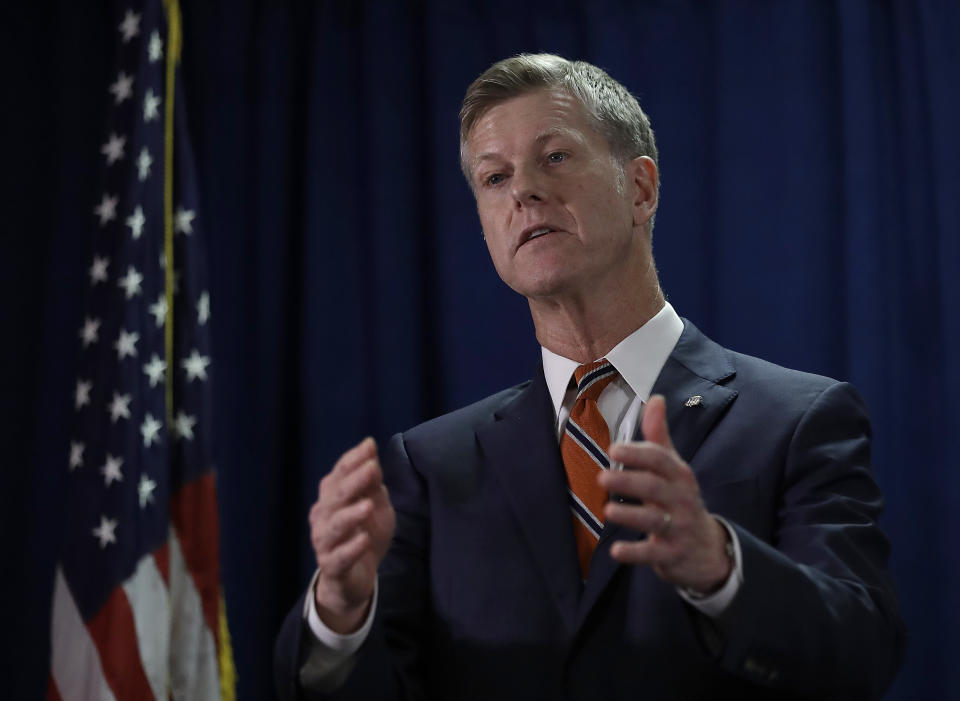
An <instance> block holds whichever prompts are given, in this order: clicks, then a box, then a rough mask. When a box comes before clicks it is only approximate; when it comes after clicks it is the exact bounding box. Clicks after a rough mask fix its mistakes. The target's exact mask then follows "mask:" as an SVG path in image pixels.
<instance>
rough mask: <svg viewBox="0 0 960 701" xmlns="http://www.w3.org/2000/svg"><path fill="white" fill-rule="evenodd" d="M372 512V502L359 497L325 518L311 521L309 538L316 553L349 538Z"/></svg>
mask: <svg viewBox="0 0 960 701" xmlns="http://www.w3.org/2000/svg"><path fill="white" fill-rule="evenodd" d="M372 512H373V502H372V501H371V500H370V499H361V500H360V501H358V502H355V503H353V504H350V505H349V506H345V507H343V508H342V509H338V510H337V511H335V512H334V513H333V514H331V515H330V517H329V518H327V519H319V518H318V519H317V520H316V521H314V522H312V523H311V526H312V527H311V529H310V539H311V542H312V543H313V549H314V551H316V553H317V554H318V555H321V554H323V553H326V552H329V551H330V550H333V549H334V548H335V547H337V545H339V544H340V543H341V542H343V541H345V540H347V539H348V538H350V537H351V536H352V535H353V534H354V533H355V532H356V531H357V529H359V528H360V526H361V525H362V524H363V522H364V521H365V520H366V519H367V517H368V516H370V514H371V513H372Z"/></svg>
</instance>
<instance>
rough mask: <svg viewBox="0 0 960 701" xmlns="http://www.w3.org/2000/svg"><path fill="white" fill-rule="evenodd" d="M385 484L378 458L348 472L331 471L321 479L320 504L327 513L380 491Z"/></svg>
mask: <svg viewBox="0 0 960 701" xmlns="http://www.w3.org/2000/svg"><path fill="white" fill-rule="evenodd" d="M382 484H383V473H382V472H381V471H380V463H378V462H377V460H376V458H373V459H371V460H367V461H366V462H364V463H363V464H362V465H360V466H359V467H357V468H356V469H354V470H353V471H351V472H348V473H346V474H344V473H342V472H331V473H330V474H329V475H327V476H326V477H324V478H323V479H322V480H320V499H319V502H320V505H321V509H322V510H323V512H325V513H330V512H332V511H334V510H335V509H338V508H340V507H342V506H344V505H345V504H349V503H351V502H353V501H356V500H357V499H360V498H361V497H364V496H368V495H371V496H372V493H373V492H375V491H378V490H379V488H380V487H381V486H382Z"/></svg>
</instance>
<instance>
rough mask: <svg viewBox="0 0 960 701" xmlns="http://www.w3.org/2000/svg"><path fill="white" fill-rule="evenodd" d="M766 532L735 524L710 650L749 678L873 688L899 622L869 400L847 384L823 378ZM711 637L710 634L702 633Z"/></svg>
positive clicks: (830, 688) (899, 635) (875, 693)
mask: <svg viewBox="0 0 960 701" xmlns="http://www.w3.org/2000/svg"><path fill="white" fill-rule="evenodd" d="M782 480H783V486H782V490H781V497H782V498H781V501H780V503H779V505H778V514H777V524H778V525H777V529H776V533H775V536H774V539H773V542H769V543H768V542H765V541H764V540H761V539H759V538H758V537H756V536H755V535H753V534H751V533H750V532H749V531H747V530H745V529H743V528H740V527H736V528H737V535H738V536H739V538H740V543H741V547H742V550H743V566H744V581H743V585H742V587H741V589H740V591H739V593H738V595H737V597H736V598H735V599H734V601H733V603H732V604H731V605H730V607H729V608H728V609H727V610H726V611H725V612H724V613H723V615H721V616H720V617H719V618H718V619H716V620H715V621H713V622H709V621H701V625H702V626H708V627H709V626H715V628H714V630H713V631H712V633H713V636H712V637H713V640H714V643H715V645H714V648H715V652H716V654H717V656H718V658H719V660H720V663H721V665H723V666H724V667H725V668H726V669H727V670H728V671H730V672H732V673H734V674H736V675H738V676H741V677H745V678H747V679H749V680H751V681H752V682H754V683H757V684H760V685H763V686H768V687H780V688H785V689H790V690H792V691H801V692H807V693H810V694H812V695H818V694H821V695H822V696H821V697H822V698H834V697H835V696H834V695H836V694H839V696H837V697H838V698H844V699H872V698H878V697H879V696H880V695H881V694H882V693H883V691H884V689H886V687H887V686H888V685H889V684H890V681H891V678H892V675H893V674H894V673H895V671H896V670H897V669H898V668H899V666H900V662H901V661H902V658H903V654H904V647H905V631H904V628H903V624H902V621H901V619H900V616H899V613H898V611H897V604H896V599H895V596H894V593H893V587H892V583H891V582H890V580H889V576H888V574H887V570H886V562H887V557H888V555H889V551H890V545H889V541H888V540H887V538H886V536H885V535H884V534H883V532H882V531H881V530H880V528H879V526H878V525H877V518H878V516H879V513H880V511H881V508H882V506H883V499H882V497H881V495H880V491H879V488H878V487H877V485H876V483H875V482H874V480H873V477H872V475H871V471H870V425H869V420H868V418H867V414H866V408H865V407H864V405H863V402H862V400H861V399H860V397H859V395H858V394H857V393H856V391H855V390H854V389H853V388H852V387H851V386H850V385H847V384H843V383H841V384H833V385H831V386H829V387H827V388H826V389H825V390H824V391H823V392H822V393H821V394H820V395H819V396H818V397H817V398H816V399H815V400H814V401H813V402H812V404H811V405H810V407H809V409H808V410H807V411H806V412H805V414H804V415H803V417H802V418H801V420H800V421H799V423H798V424H797V426H796V429H795V431H794V433H793V436H792V438H791V440H790V444H789V448H788V451H787V459H786V464H785V466H784V469H783V474H782ZM708 637H711V636H708Z"/></svg>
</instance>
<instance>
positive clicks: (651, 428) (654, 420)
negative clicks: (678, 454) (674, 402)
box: [640, 394, 673, 451]
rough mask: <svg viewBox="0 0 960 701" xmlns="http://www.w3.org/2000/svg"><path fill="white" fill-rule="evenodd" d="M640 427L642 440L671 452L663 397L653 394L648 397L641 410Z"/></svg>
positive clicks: (671, 444) (671, 445)
mask: <svg viewBox="0 0 960 701" xmlns="http://www.w3.org/2000/svg"><path fill="white" fill-rule="evenodd" d="M640 427H641V428H642V429H643V438H644V440H648V441H650V442H651V443H656V444H657V445H659V446H663V447H664V448H666V449H667V450H671V451H672V450H673V441H672V440H670V429H669V427H668V426H667V402H666V400H665V399H664V398H663V395H661V394H655V395H653V396H652V397H650V400H649V401H648V402H647V405H646V407H644V409H643V419H642V420H641V422H640Z"/></svg>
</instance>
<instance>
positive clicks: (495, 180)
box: [485, 173, 503, 185]
mask: <svg viewBox="0 0 960 701" xmlns="http://www.w3.org/2000/svg"><path fill="white" fill-rule="evenodd" d="M485 182H486V183H487V185H499V184H500V183H502V182H503V173H494V174H493V175H490V176H487V179H486V181H485Z"/></svg>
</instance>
